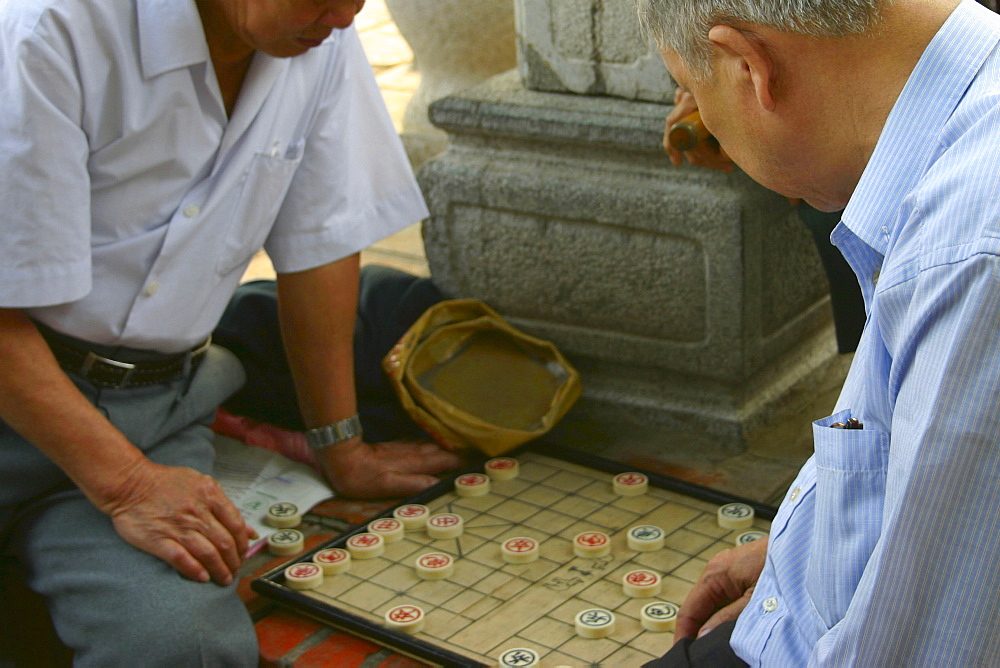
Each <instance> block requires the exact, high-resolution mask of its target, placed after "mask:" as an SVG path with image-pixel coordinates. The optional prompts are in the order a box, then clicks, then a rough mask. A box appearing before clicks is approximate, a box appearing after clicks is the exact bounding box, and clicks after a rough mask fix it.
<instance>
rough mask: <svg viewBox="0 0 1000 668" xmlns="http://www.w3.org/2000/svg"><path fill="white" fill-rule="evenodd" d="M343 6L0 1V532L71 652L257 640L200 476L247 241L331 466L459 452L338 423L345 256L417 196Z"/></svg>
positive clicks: (364, 482)
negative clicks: (266, 269)
mask: <svg viewBox="0 0 1000 668" xmlns="http://www.w3.org/2000/svg"><path fill="white" fill-rule="evenodd" d="M363 5H364V1H363V0H323V1H320V2H317V1H316V0H197V2H196V1H195V0H178V1H177V2H173V3H162V2H156V1H155V0H101V1H98V0H80V1H76V2H67V1H65V0H9V1H7V2H5V3H4V4H3V5H2V8H0V85H2V86H3V93H4V95H3V97H4V105H5V109H4V113H3V114H2V115H0V151H2V156H3V160H2V161H0V169H2V170H3V174H2V176H0V193H2V194H0V201H3V202H4V205H5V206H4V213H3V223H2V227H0V229H2V243H0V359H2V360H3V363H2V365H0V419H2V421H0V547H2V549H3V550H4V551H5V552H10V553H13V554H15V555H16V556H17V557H18V558H19V559H20V561H21V562H22V563H23V564H24V565H25V566H26V570H27V575H28V582H29V584H30V586H31V587H32V588H33V589H35V591H38V592H39V593H41V594H43V595H44V596H46V598H47V601H48V603H49V608H50V611H51V613H52V616H53V621H54V623H55V626H56V629H57V631H58V633H59V635H60V637H61V638H62V640H63V641H64V642H65V643H66V644H67V645H69V646H70V647H71V648H72V649H74V651H75V653H76V660H77V661H79V662H80V663H81V664H84V665H86V664H91V663H93V664H114V665H128V664H132V665H156V664H160V663H162V664H164V665H186V664H188V663H190V662H191V661H194V660H198V661H200V662H203V663H208V664H216V663H219V664H235V665H244V664H252V663H256V660H257V658H256V643H255V637H254V632H253V628H252V624H251V623H250V620H249V618H248V616H247V614H246V611H245V610H244V609H243V608H242V605H241V604H240V601H239V599H238V597H237V596H236V595H235V591H234V587H235V584H234V582H233V581H234V575H235V573H236V570H237V568H238V567H239V564H240V561H241V555H242V554H243V553H244V551H245V548H246V545H247V541H248V538H249V534H250V530H249V529H248V527H246V525H245V523H244V522H243V520H242V518H241V517H240V515H239V513H238V512H237V511H236V509H235V508H234V507H233V506H232V504H230V503H229V502H228V500H227V499H226V498H225V496H224V495H223V494H222V492H221V490H220V489H219V487H218V485H217V484H216V483H215V482H214V481H213V480H212V479H211V478H209V477H208V476H207V475H206V474H207V473H208V472H209V471H210V468H211V461H212V447H211V433H210V431H209V429H208V427H207V424H208V423H209V422H210V420H211V417H212V415H213V414H214V409H215V407H216V406H218V404H219V403H220V402H221V401H223V400H224V399H225V398H226V397H227V396H229V395H230V394H232V392H234V391H235V390H236V389H237V388H238V387H239V385H240V383H241V382H242V379H243V374H242V370H241V368H240V366H239V363H238V362H237V361H236V360H235V358H234V357H233V356H232V355H230V354H228V353H226V352H225V351H223V350H222V349H220V348H218V347H214V346H208V345H206V341H207V339H208V336H209V334H210V333H211V331H212V329H213V327H214V326H215V324H216V322H217V321H218V319H219V316H220V314H221V313H222V311H223V309H224V308H225V306H226V303H227V301H228V299H229V297H230V295H231V294H232V292H233V290H234V288H235V287H236V285H237V283H238V281H239V279H240V276H241V275H242V273H243V270H244V268H245V267H246V265H247V263H248V262H249V260H250V258H251V257H252V255H253V254H254V253H255V252H256V251H257V250H258V249H259V248H260V246H261V245H263V246H264V247H265V248H266V249H267V251H268V253H269V255H270V256H271V258H272V261H273V262H274V265H275V268H276V270H277V272H278V274H279V278H278V291H279V296H280V300H281V312H280V317H281V323H282V332H283V335H284V339H285V343H286V348H287V351H288V356H289V360H290V365H291V368H292V370H293V373H294V376H295V380H296V387H297V390H298V394H299V403H300V406H301V408H302V411H303V417H304V420H305V423H306V426H308V427H310V428H313V431H311V432H310V434H309V436H310V442H311V443H312V444H313V445H314V447H316V448H317V449H318V451H319V453H318V454H319V460H320V461H321V464H322V467H323V470H324V472H325V474H326V475H327V477H328V479H329V480H330V481H331V483H332V484H333V485H334V487H335V489H337V491H339V492H341V493H344V494H347V495H354V496H372V495H403V494H411V493H414V492H416V491H419V490H420V489H423V488H424V487H426V486H428V485H430V484H432V483H433V482H434V478H433V476H432V474H433V473H436V472H438V471H440V470H443V469H446V468H450V467H453V466H455V465H456V464H457V463H458V460H457V457H456V456H455V455H453V454H451V453H448V452H445V451H443V450H441V449H439V448H437V447H436V446H434V445H431V444H424V445H413V444H399V443H389V444H368V443H366V442H365V441H364V440H363V438H362V436H361V434H360V433H359V430H358V428H357V418H356V412H357V409H356V400H355V396H354V394H355V393H354V387H353V382H354V381H353V369H352V352H351V334H352V331H353V324H354V313H355V310H356V307H357V292H358V255H357V254H358V252H359V251H360V250H361V249H362V248H364V247H365V246H367V245H369V244H370V243H371V242H373V241H375V240H377V239H379V238H381V237H383V236H386V235H388V234H391V233H392V232H394V231H396V230H398V229H400V228H401V227H403V226H405V225H408V224H410V223H412V222H414V221H416V220H418V219H420V218H422V217H423V216H424V215H426V210H425V208H424V205H423V202H422V199H421V197H420V193H419V189H418V188H417V186H416V184H415V182H414V180H413V177H412V173H411V172H410V170H409V166H408V163H407V161H406V159H405V155H404V154H403V152H402V148H401V146H400V144H399V140H398V137H396V135H395V133H394V132H393V131H392V125H391V123H390V122H389V120H388V117H387V114H386V112H385V109H384V107H383V106H382V103H381V98H380V96H379V92H378V89H377V87H376V86H375V84H374V81H373V77H372V73H371V69H370V68H369V67H368V65H367V63H366V61H365V59H364V55H363V52H362V51H361V48H360V44H359V42H358V38H357V34H356V33H355V32H354V30H353V28H351V27H350V26H351V24H352V22H353V20H354V16H355V14H356V13H357V12H358V11H359V10H360V9H361V8H362V6H363ZM128 544H131V546H134V548H138V549H134V548H133V547H130V546H129V545H128ZM209 581H213V582H215V583H216V584H217V585H219V586H215V585H212V584H205V583H208V582H209Z"/></svg>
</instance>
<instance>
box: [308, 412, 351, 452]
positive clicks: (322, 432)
mask: <svg viewBox="0 0 1000 668" xmlns="http://www.w3.org/2000/svg"><path fill="white" fill-rule="evenodd" d="M360 435H361V418H359V417H358V416H357V415H352V416H351V417H349V418H347V419H346V420H341V421H340V422H334V423H333V424H328V425H324V426H322V427H316V428H315V429H309V430H307V431H306V443H308V444H309V447H310V448H312V449H313V450H322V449H323V448H328V447H330V446H331V445H337V444H338V443H343V442H344V441H349V440H351V439H352V438H354V437H355V436H360Z"/></svg>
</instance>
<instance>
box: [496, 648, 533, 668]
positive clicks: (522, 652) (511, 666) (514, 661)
mask: <svg viewBox="0 0 1000 668" xmlns="http://www.w3.org/2000/svg"><path fill="white" fill-rule="evenodd" d="M538 661H539V658H538V652H536V651H535V650H533V649H526V648H524V647H515V648H514V649H506V650H504V652H503V654H501V655H500V668H533V667H534V666H537V665H539V664H538Z"/></svg>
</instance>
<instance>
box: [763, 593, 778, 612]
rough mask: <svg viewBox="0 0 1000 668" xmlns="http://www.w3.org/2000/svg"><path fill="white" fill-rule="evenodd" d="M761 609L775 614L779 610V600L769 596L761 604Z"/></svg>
mask: <svg viewBox="0 0 1000 668" xmlns="http://www.w3.org/2000/svg"><path fill="white" fill-rule="evenodd" d="M761 607H762V608H764V612H774V611H775V610H777V609H778V599H776V598H775V597H773V596H768V597H767V598H765V599H764V602H763V603H761Z"/></svg>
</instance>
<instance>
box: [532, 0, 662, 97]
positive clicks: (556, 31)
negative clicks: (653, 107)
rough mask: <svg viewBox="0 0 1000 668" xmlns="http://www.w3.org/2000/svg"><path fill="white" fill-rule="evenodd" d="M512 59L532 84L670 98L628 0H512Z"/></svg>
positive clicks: (546, 88) (659, 65) (587, 92)
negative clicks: (514, 1) (514, 19)
mask: <svg viewBox="0 0 1000 668" xmlns="http://www.w3.org/2000/svg"><path fill="white" fill-rule="evenodd" d="M516 8H517V12H516V16H517V36H518V40H517V55H518V58H517V62H518V69H519V71H520V73H521V79H522V81H523V83H524V85H525V87H526V88H529V89H531V90H542V91H553V92H567V93H581V94H584V95H612V96H615V97H622V98H625V99H628V100H643V101H648V102H664V103H668V102H672V101H673V99H674V86H673V83H671V81H670V75H669V74H668V73H667V70H666V68H665V67H664V66H663V62H662V61H661V60H660V55H659V54H658V53H657V52H656V51H655V50H654V49H651V48H650V47H649V45H647V44H646V42H645V41H644V40H643V39H642V36H641V35H640V32H639V21H638V19H637V18H636V15H635V8H634V7H633V6H632V3H631V2H629V1H627V0H615V1H614V2H607V1H605V0H558V1H554V0H517V4H516Z"/></svg>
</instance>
